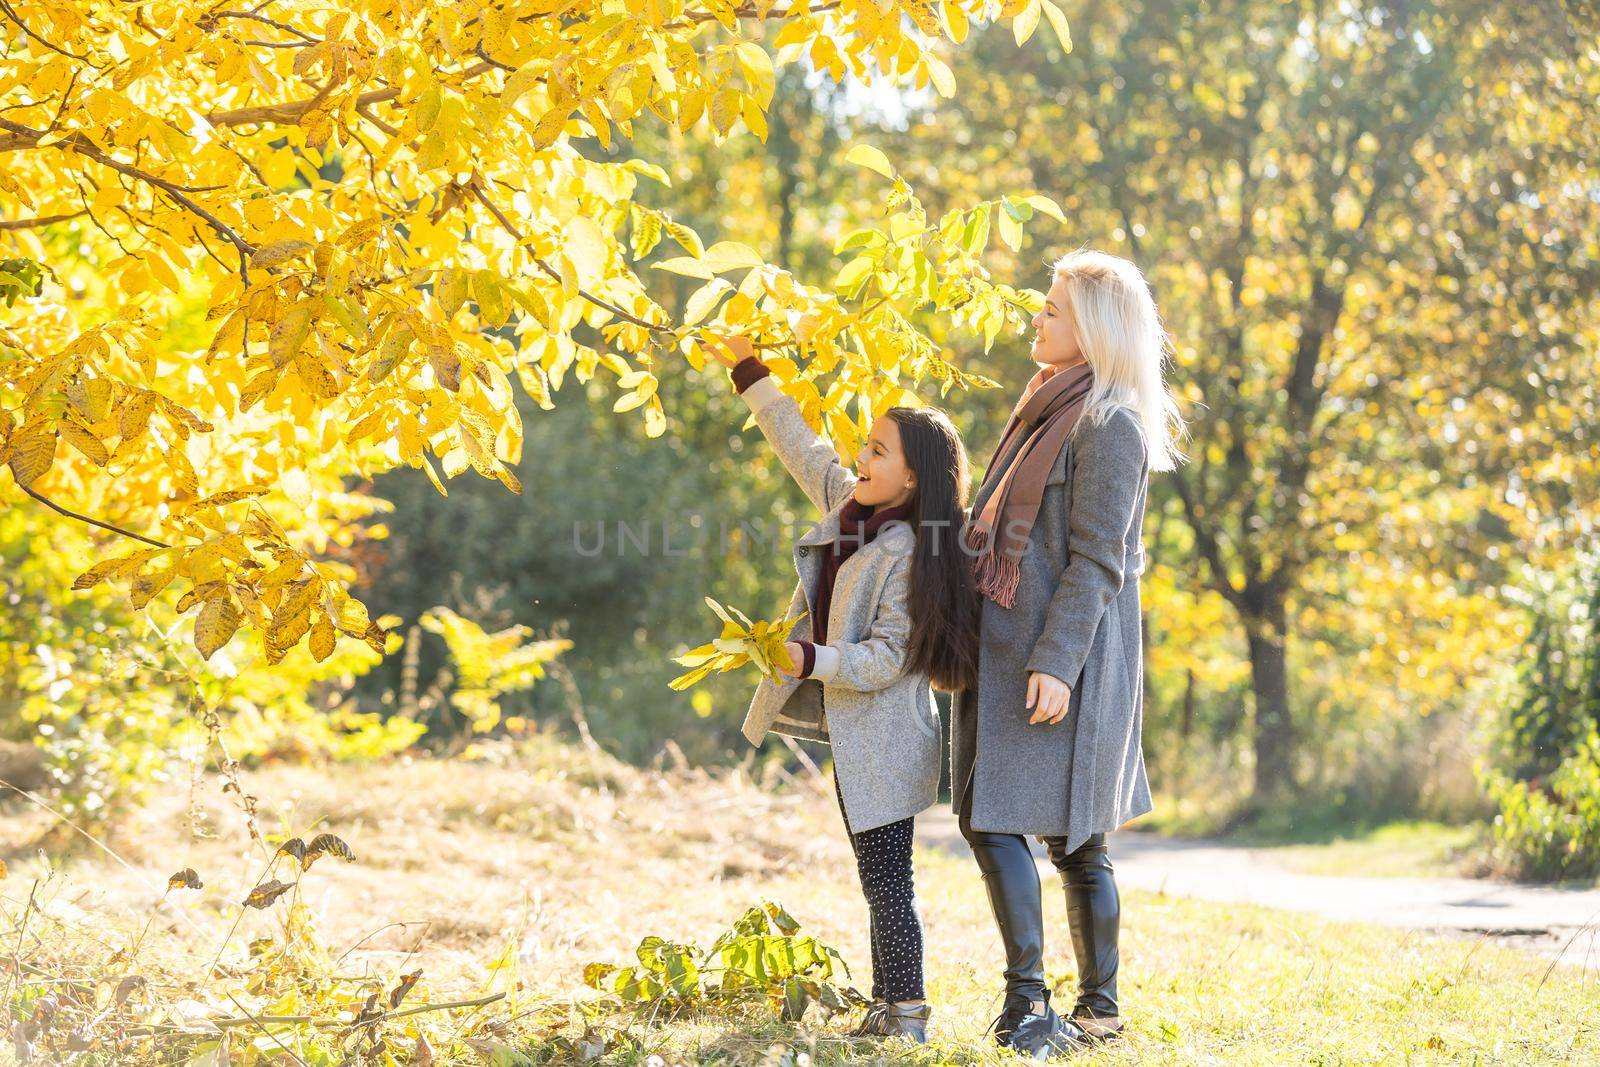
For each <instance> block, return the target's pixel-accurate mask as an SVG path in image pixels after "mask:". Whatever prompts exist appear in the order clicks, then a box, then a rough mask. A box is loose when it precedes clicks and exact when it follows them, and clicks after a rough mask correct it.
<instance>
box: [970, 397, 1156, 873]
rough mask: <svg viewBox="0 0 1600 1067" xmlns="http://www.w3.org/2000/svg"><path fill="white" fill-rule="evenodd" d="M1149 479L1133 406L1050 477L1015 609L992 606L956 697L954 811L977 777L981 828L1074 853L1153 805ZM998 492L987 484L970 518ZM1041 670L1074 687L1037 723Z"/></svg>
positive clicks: (1068, 453) (1093, 432)
mask: <svg viewBox="0 0 1600 1067" xmlns="http://www.w3.org/2000/svg"><path fill="white" fill-rule="evenodd" d="M1020 443H1021V442H1020V440H1019V442H1018V446H1020ZM1012 451H1015V448H1013V449H1012ZM1006 459H1007V457H998V458H997V460H996V462H1001V463H1003V462H1005V461H1006ZM1148 479H1149V464H1148V458H1147V451H1146V448H1145V440H1144V434H1143V431H1142V429H1141V428H1140V425H1139V422H1138V420H1137V419H1136V418H1135V417H1134V415H1133V413H1132V412H1130V411H1128V410H1127V409H1125V408H1124V409H1119V410H1117V411H1115V412H1114V413H1113V414H1112V415H1111V416H1110V417H1109V418H1108V419H1107V420H1106V421H1105V423H1104V424H1102V425H1098V426H1097V425H1094V423H1093V422H1092V421H1091V420H1088V419H1085V420H1084V421H1083V422H1082V423H1081V424H1080V425H1079V426H1078V428H1077V431H1076V433H1075V434H1074V435H1073V436H1072V437H1071V438H1070V439H1069V440H1068V442H1067V445H1066V447H1064V448H1063V449H1062V450H1061V456H1060V457H1059V458H1058V459H1057V460H1056V465H1055V468H1054V469H1053V470H1052V471H1051V474H1050V476H1049V478H1048V479H1047V480H1046V483H1045V491H1044V499H1043V500H1042V502H1041V503H1040V506H1039V514H1038V518H1037V519H1035V520H1034V524H1033V529H1032V530H1031V532H1030V534H1029V537H1028V548H1027V552H1026V553H1025V554H1024V556H1023V558H1022V560H1021V567H1022V576H1021V581H1020V583H1019V584H1018V587H1017V596H1016V601H1015V603H1014V605H1013V606H1012V607H1011V608H1010V609H1007V608H1004V607H1001V606H1000V605H998V604H996V603H994V602H993V601H992V600H989V599H987V598H984V599H983V600H982V602H981V603H982V624H981V633H982V638H981V642H982V643H981V647H980V651H979V656H978V685H977V688H976V689H975V690H974V689H966V690H963V691H961V692H959V693H957V694H955V697H954V700H953V701H952V705H951V715H952V720H953V722H952V726H951V753H950V759H951V764H950V767H951V783H952V792H953V793H954V802H955V810H956V811H957V812H958V813H959V812H961V810H962V799H963V797H964V795H965V792H966V790H967V788H968V785H969V780H970V782H971V783H972V785H973V786H974V787H975V788H974V792H973V796H972V826H973V827H974V828H975V829H978V830H988V831H991V832H996V833H1015V834H1036V835H1039V836H1047V837H1056V836H1065V837H1066V838H1067V839H1068V840H1067V845H1066V847H1067V850H1068V851H1069V852H1070V851H1072V850H1073V849H1075V848H1077V847H1078V846H1079V845H1080V844H1082V843H1083V841H1084V840H1085V839H1086V838H1088V837H1089V835H1091V834H1095V833H1101V832H1105V831H1110V830H1114V829H1116V828H1117V827H1118V826H1120V825H1122V824H1123V823H1124V822H1127V821H1128V820H1129V819H1132V818H1134V817H1136V816H1139V815H1143V814H1144V813H1145V812H1147V811H1149V810H1150V807H1151V804H1150V784H1149V781H1148V779H1147V778H1146V777H1145V767H1144V752H1143V750H1142V748H1141V738H1140V735H1141V727H1142V724H1143V718H1144V700H1143V689H1144V686H1143V669H1142V660H1143V657H1142V655H1141V636H1140V626H1139V611H1140V609H1139V574H1140V573H1141V572H1142V571H1143V569H1144V549H1143V547H1142V545H1141V542H1140V527H1141V525H1142V523H1143V519H1144V507H1145V493H1146V486H1147V483H1148ZM987 498H988V494H986V493H984V492H983V491H982V490H981V489H980V491H979V495H978V496H977V498H976V499H975V500H974V501H973V505H972V515H974V516H975V515H978V514H979V513H981V512H982V510H983V505H984V502H985V501H986V500H987ZM1030 671H1041V672H1043V673H1045V674H1051V675H1054V676H1055V677H1057V678H1060V679H1061V680H1062V681H1064V682H1066V683H1067V684H1068V685H1070V686H1071V687H1072V699H1071V702H1070V704H1069V711H1068V713H1067V716H1066V718H1064V719H1062V720H1061V722H1059V723H1057V724H1056V725H1054V726H1043V725H1040V726H1030V725H1029V724H1028V716H1029V714H1030V712H1029V710H1028V708H1027V706H1026V705H1027V695H1028V673H1029V672H1030ZM974 764H976V766H974Z"/></svg>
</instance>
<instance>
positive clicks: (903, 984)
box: [855, 819, 926, 1004]
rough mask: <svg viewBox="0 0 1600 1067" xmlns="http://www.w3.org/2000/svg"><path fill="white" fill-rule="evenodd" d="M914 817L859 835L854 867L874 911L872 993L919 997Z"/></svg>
mask: <svg viewBox="0 0 1600 1067" xmlns="http://www.w3.org/2000/svg"><path fill="white" fill-rule="evenodd" d="M913 825H914V820H912V819H901V820H900V821H899V822H894V823H890V824H889V825H887V826H879V827H877V828H875V829H872V830H865V831H863V832H861V833H859V834H857V835H855V836H856V870H857V872H858V873H859V874H860V876H861V891H862V892H863V893H864V894H865V895H866V898H867V908H868V909H869V910H870V911H871V913H872V940H873V947H872V970H873V973H872V986H873V997H874V999H878V1000H884V1001H888V1002H889V1003H891V1004H903V1003H905V1002H907V1001H920V1000H922V999H923V998H924V997H925V995H926V994H925V992H924V989H923V981H922V917H921V916H920V915H919V914H918V913H917V896H916V888H915V885H914V883H913V878H912V870H911V841H912V828H913Z"/></svg>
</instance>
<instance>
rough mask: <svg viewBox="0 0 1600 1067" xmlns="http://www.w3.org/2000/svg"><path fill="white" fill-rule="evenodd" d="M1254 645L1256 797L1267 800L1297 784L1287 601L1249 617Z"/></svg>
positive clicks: (1248, 628)
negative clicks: (1295, 777) (1288, 658)
mask: <svg viewBox="0 0 1600 1067" xmlns="http://www.w3.org/2000/svg"><path fill="white" fill-rule="evenodd" d="M1245 635H1246V639H1247V641H1248V643H1249V647H1250V687H1251V690H1252V692H1253V693H1254V695H1255V704H1256V716H1255V752H1256V770H1255V782H1254V791H1255V792H1254V799H1255V800H1256V801H1264V800H1267V799H1269V798H1271V797H1274V796H1279V795H1282V794H1283V793H1285V792H1287V791H1288V790H1290V789H1292V788H1293V787H1294V722H1293V720H1292V719H1291V718H1290V717H1289V671H1288V662H1287V656H1286V653H1287V651H1288V640H1287V636H1288V619H1287V616H1286V613H1285V611H1284V608H1283V605H1281V604H1276V605H1271V606H1269V607H1268V608H1267V609H1266V610H1265V611H1264V612H1263V613H1262V614H1261V615H1260V616H1257V617H1255V618H1247V619H1246V620H1245Z"/></svg>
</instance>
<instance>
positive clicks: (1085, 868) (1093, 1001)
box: [1045, 834, 1122, 1040]
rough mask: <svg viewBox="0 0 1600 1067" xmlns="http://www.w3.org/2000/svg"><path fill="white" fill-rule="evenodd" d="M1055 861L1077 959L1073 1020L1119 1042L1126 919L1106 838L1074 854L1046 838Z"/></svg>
mask: <svg viewBox="0 0 1600 1067" xmlns="http://www.w3.org/2000/svg"><path fill="white" fill-rule="evenodd" d="M1045 845H1046V847H1047V848H1048V850H1049V853H1050V862H1051V863H1052V864H1053V865H1054V866H1055V868H1056V870H1057V871H1059V872H1061V884H1062V887H1063V888H1064V889H1065V890H1066V895H1067V921H1068V923H1069V924H1070V926H1071V929H1072V949H1073V953H1074V954H1075V955H1076V956H1077V958H1078V1001H1077V1003H1076V1004H1075V1005H1074V1006H1073V1009H1072V1018H1073V1021H1074V1022H1075V1023H1077V1024H1078V1025H1079V1026H1080V1027H1082V1028H1083V1029H1084V1030H1085V1031H1086V1032H1087V1033H1088V1036H1089V1037H1090V1038H1091V1039H1097V1040H1103V1039H1106V1038H1109V1037H1115V1036H1116V1035H1117V1033H1118V1032H1119V1031H1120V1030H1121V1018H1120V1016H1119V1013H1118V1008H1117V967H1118V964H1119V962H1120V961H1119V957H1118V952H1117V935H1118V932H1119V928H1120V926H1121V920H1122V905H1121V900H1120V898H1119V897H1118V895H1117V883H1116V878H1115V876H1114V873H1113V871H1112V867H1111V859H1110V857H1109V856H1108V855H1107V854H1106V839H1105V835H1104V834H1095V835H1094V836H1092V837H1090V838H1089V839H1088V840H1087V841H1085V842H1084V843H1083V844H1082V845H1081V846H1079V847H1078V848H1077V849H1076V850H1075V851H1073V852H1071V853H1068V852H1067V851H1066V848H1065V845H1066V838H1062V837H1054V838H1047V839H1046V841H1045Z"/></svg>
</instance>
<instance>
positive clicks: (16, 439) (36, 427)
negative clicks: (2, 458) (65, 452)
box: [6, 419, 57, 487]
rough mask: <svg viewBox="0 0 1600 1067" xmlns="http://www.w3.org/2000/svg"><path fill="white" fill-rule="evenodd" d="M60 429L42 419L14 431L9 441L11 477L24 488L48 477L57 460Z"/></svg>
mask: <svg viewBox="0 0 1600 1067" xmlns="http://www.w3.org/2000/svg"><path fill="white" fill-rule="evenodd" d="M56 439H57V434H56V428H55V427H54V426H52V425H50V423H48V422H46V421H45V420H43V419H38V420H36V421H34V422H30V423H28V424H27V425H25V426H23V427H22V428H21V429H19V430H16V431H14V432H13V433H12V434H11V437H10V439H9V440H8V441H7V442H6V462H7V463H9V464H10V466H11V476H12V477H13V478H15V479H16V480H17V484H18V485H20V486H23V487H27V486H30V485H32V484H33V483H34V482H36V481H38V480H39V479H40V478H41V477H43V476H44V474H45V472H46V471H48V470H49V469H50V465H51V464H53V463H54V462H55V458H56Z"/></svg>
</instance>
